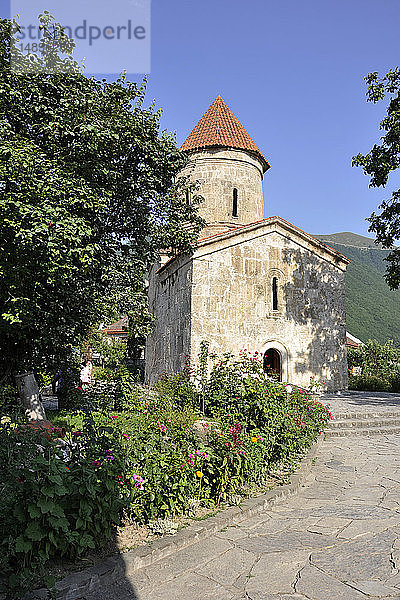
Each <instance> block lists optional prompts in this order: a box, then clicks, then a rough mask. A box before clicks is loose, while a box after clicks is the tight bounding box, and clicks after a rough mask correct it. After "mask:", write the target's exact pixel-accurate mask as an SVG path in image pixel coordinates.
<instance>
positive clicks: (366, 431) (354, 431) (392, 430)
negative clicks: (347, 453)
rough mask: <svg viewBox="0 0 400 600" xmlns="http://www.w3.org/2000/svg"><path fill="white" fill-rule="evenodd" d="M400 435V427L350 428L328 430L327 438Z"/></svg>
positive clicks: (326, 432)
mask: <svg viewBox="0 0 400 600" xmlns="http://www.w3.org/2000/svg"><path fill="white" fill-rule="evenodd" d="M394 434H395V435H400V425H397V426H396V425H395V426H392V427H389V426H385V427H364V428H362V429H361V428H357V427H349V428H345V427H344V428H343V429H326V430H325V437H327V438H330V437H345V436H362V435H365V436H374V435H394Z"/></svg>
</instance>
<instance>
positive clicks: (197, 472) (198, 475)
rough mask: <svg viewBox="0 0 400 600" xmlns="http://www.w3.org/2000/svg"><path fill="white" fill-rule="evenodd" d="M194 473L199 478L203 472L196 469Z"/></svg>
mask: <svg viewBox="0 0 400 600" xmlns="http://www.w3.org/2000/svg"><path fill="white" fill-rule="evenodd" d="M196 475H197V477H198V478H199V479H201V478H202V477H203V473H202V472H201V471H196Z"/></svg>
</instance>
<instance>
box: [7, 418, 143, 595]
mask: <svg viewBox="0 0 400 600" xmlns="http://www.w3.org/2000/svg"><path fill="white" fill-rule="evenodd" d="M56 435H57V433H56V432H54V433H53V435H51V436H48V437H49V438H50V439H47V437H45V436H44V435H43V434H41V433H40V432H37V431H36V432H35V431H32V430H29V429H21V428H20V427H12V423H9V422H3V423H2V424H1V425H0V465H1V472H2V478H1V483H0V486H1V497H2V502H1V505H0V547H1V552H0V572H1V573H2V575H3V576H4V577H5V578H6V579H5V580H3V586H4V587H5V589H6V590H8V592H9V595H10V596H11V597H12V596H13V594H15V595H16V596H17V595H18V592H19V591H20V590H23V589H25V587H26V586H30V587H31V586H32V584H34V583H35V579H34V577H35V573H37V574H39V573H40V572H41V571H43V566H44V564H45V563H46V561H47V560H48V559H49V558H51V557H52V556H56V555H66V556H68V557H74V556H78V555H81V554H82V553H84V552H85V551H86V550H87V549H88V548H94V547H95V546H96V545H99V544H100V543H101V542H102V541H105V539H107V537H108V536H109V535H110V531H111V527H112V525H113V524H115V523H117V522H118V520H119V514H120V511H121V508H122V507H123V506H125V505H127V504H128V503H130V501H131V497H133V496H134V494H132V486H131V488H130V493H129V494H125V495H122V494H121V493H120V489H119V488H120V479H118V477H120V478H124V479H125V481H127V478H126V475H125V473H124V464H123V462H122V460H121V456H122V454H121V452H120V448H119V444H118V440H117V439H116V438H115V436H114V431H113V430H112V429H109V428H105V427H101V426H98V425H96V424H95V423H94V422H93V421H91V420H90V419H86V420H85V422H84V423H83V426H82V430H81V431H77V432H74V435H71V437H70V438H69V439H68V440H67V441H66V442H65V443H61V442H60V440H58V439H57V438H56V437H55V436H56ZM32 578H33V580H32ZM18 597H19V596H18Z"/></svg>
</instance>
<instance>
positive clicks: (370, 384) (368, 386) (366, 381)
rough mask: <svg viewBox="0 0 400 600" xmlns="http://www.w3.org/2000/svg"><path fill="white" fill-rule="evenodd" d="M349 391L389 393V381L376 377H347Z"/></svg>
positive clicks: (391, 388)
mask: <svg viewBox="0 0 400 600" xmlns="http://www.w3.org/2000/svg"><path fill="white" fill-rule="evenodd" d="M349 389H351V390H360V391H369V392H391V391H397V390H394V389H393V386H392V384H391V381H390V380H388V379H383V378H382V377H379V376H377V375H351V374H350V375H349Z"/></svg>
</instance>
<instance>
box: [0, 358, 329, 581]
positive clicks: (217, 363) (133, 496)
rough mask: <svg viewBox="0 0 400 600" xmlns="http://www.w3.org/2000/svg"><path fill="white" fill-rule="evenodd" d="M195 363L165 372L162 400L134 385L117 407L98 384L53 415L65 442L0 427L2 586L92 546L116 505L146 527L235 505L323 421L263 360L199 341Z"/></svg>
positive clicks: (115, 516)
mask: <svg viewBox="0 0 400 600" xmlns="http://www.w3.org/2000/svg"><path fill="white" fill-rule="evenodd" d="M202 360H203V363H202V365H201V369H200V372H197V371H196V370H195V369H193V368H189V367H187V368H186V369H185V372H184V373H183V374H181V375H180V376H174V377H167V376H166V377H164V378H163V381H162V382H161V383H160V384H159V386H158V388H157V389H158V393H154V392H148V393H146V391H145V390H143V389H140V388H135V387H134V386H133V384H131V383H129V385H132V386H133V387H132V388H130V387H127V388H126V389H125V391H124V392H123V393H124V396H123V398H124V399H123V401H121V402H118V403H115V401H114V399H113V398H114V397H113V395H112V394H113V390H114V389H115V388H114V387H113V385H110V384H106V383H104V384H102V385H103V388H102V390H103V391H102V392H101V393H102V395H103V398H104V402H103V401H101V402H100V401H99V402H97V403H96V402H93V401H90V402H88V403H87V404H86V405H85V404H84V405H83V407H84V409H85V410H75V411H60V412H59V413H54V414H48V417H49V418H50V419H51V421H52V422H53V423H54V425H55V426H56V427H59V428H65V430H66V431H67V432H68V433H67V438H66V444H65V445H60V444H59V442H57V441H55V440H54V439H50V440H48V441H47V440H45V439H43V436H42V437H40V440H38V438H37V437H35V434H34V433H33V432H25V431H24V432H23V433H22V432H21V431H20V432H19V433H18V428H17V430H12V428H11V426H10V423H9V422H7V421H4V423H3V424H2V425H0V444H1V446H0V453H1V454H0V459H1V462H2V464H4V465H5V467H4V468H5V471H4V473H5V478H4V483H1V484H0V485H2V486H3V487H2V495H3V497H5V498H6V501H5V502H4V503H3V505H2V506H0V534H1V536H2V539H3V542H0V543H1V549H2V552H1V553H0V569H1V570H2V571H3V572H5V573H6V574H7V575H8V577H9V582H11V583H12V584H13V585H17V583H18V584H21V585H22V583H23V580H24V578H27V577H28V573H29V572H32V569H36V570H38V569H39V567H40V566H41V565H43V564H44V563H45V561H46V560H47V559H48V558H49V557H51V556H55V555H60V554H61V555H62V554H66V555H68V556H75V555H79V554H81V553H82V552H84V551H85V550H86V549H87V548H91V547H93V546H96V545H98V544H99V543H101V541H104V540H105V539H106V536H107V535H108V534H109V532H110V528H111V526H112V525H113V524H116V523H118V520H119V518H120V515H121V511H122V509H123V510H124V513H125V514H128V516H130V518H131V519H134V520H136V521H138V522H142V523H148V522H155V521H157V520H160V519H163V520H165V519H167V520H168V519H170V518H171V517H173V516H174V515H177V514H179V513H184V512H187V513H190V514H191V511H192V507H193V506H195V505H196V506H199V505H201V504H203V505H207V506H209V505H213V504H214V505H215V504H217V505H218V504H219V503H220V502H223V501H226V500H230V499H232V498H235V499H236V500H237V499H238V498H239V500H240V497H241V496H243V495H244V494H245V493H246V490H248V489H249V486H251V485H260V484H262V483H263V481H265V478H266V476H267V475H268V471H269V470H270V469H272V468H273V467H274V465H275V464H277V463H279V462H280V461H283V460H284V461H290V460H292V459H293V457H295V456H298V453H299V452H301V451H303V450H304V449H305V448H307V447H308V446H309V445H310V444H311V443H312V441H313V440H314V439H315V437H316V436H317V435H318V434H319V432H320V431H322V429H323V427H324V426H325V425H326V423H327V421H328V419H329V410H328V409H327V408H326V407H324V406H323V405H322V404H321V403H320V402H317V401H315V400H313V399H312V398H311V396H310V395H309V394H308V393H307V392H306V391H305V390H302V389H299V388H296V387H294V386H287V387H285V386H284V385H282V384H280V383H279V382H277V381H275V380H272V379H268V378H266V377H265V374H264V372H263V365H262V360H261V357H259V356H258V355H253V356H252V355H249V354H248V353H246V352H243V353H242V354H241V355H240V357H239V358H238V359H235V358H234V357H232V356H228V355H226V356H223V357H222V358H221V357H216V356H209V355H208V349H207V347H206V346H205V347H204V348H203V354H202ZM205 361H211V367H210V369H208V368H205ZM193 380H194V381H196V385H195V384H194V383H193ZM107 386H108V387H107ZM107 389H108V390H109V392H107ZM107 393H110V401H109V402H108V401H107ZM86 395H87V394H86V393H85V394H83V396H86ZM119 397H120V398H122V396H121V395H120V396H119ZM93 406H95V407H96V411H95V412H91V411H90V410H89V409H90V408H91V407H93ZM200 408H204V412H202V411H201V410H200ZM195 422H196V427H195V426H194V424H195ZM199 427H200V429H202V430H203V431H202V432H201V433H199V432H198V429H199ZM236 500H235V501H236ZM15 507H20V508H15ZM10 532H12V534H11V533H10ZM15 538H16V539H15ZM1 561H2V562H1Z"/></svg>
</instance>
